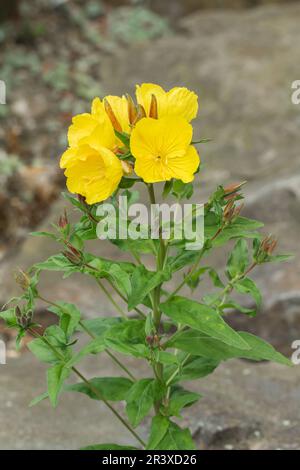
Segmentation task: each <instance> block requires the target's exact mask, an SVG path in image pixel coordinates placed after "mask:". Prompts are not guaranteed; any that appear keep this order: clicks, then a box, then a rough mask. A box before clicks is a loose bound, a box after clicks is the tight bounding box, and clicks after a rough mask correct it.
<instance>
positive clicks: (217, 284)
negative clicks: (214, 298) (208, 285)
mask: <svg viewBox="0 0 300 470" xmlns="http://www.w3.org/2000/svg"><path fill="white" fill-rule="evenodd" d="M208 273H209V277H210V278H211V280H212V282H213V285H214V286H215V287H219V288H220V289H223V288H224V287H225V286H224V284H223V282H222V281H221V279H220V277H219V274H218V273H217V271H216V270H215V269H212V268H211V269H210V270H209V272H208Z"/></svg>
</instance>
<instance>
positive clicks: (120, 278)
mask: <svg viewBox="0 0 300 470" xmlns="http://www.w3.org/2000/svg"><path fill="white" fill-rule="evenodd" d="M108 276H109V277H110V278H111V279H112V281H113V284H114V285H115V286H116V287H117V288H118V289H119V290H120V291H121V293H122V294H123V295H124V296H125V297H129V296H130V294H131V282H130V277H129V274H128V273H127V272H126V271H124V270H123V269H122V268H121V267H120V266H119V265H118V264H117V263H115V264H113V265H112V266H111V267H110V268H109V270H108Z"/></svg>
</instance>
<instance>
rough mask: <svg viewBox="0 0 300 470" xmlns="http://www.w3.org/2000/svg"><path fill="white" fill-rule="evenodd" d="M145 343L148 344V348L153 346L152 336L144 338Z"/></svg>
mask: <svg viewBox="0 0 300 470" xmlns="http://www.w3.org/2000/svg"><path fill="white" fill-rule="evenodd" d="M146 341H147V343H148V344H149V345H150V346H152V344H153V336H146Z"/></svg>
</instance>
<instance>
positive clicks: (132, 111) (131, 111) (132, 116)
mask: <svg viewBox="0 0 300 470" xmlns="http://www.w3.org/2000/svg"><path fill="white" fill-rule="evenodd" d="M126 98H127V103H128V118H129V122H130V124H131V125H133V124H135V123H136V119H137V115H138V111H137V107H136V105H135V103H134V101H133V99H132V98H131V96H130V95H128V94H126Z"/></svg>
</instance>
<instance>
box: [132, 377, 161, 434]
mask: <svg viewBox="0 0 300 470" xmlns="http://www.w3.org/2000/svg"><path fill="white" fill-rule="evenodd" d="M161 392H162V391H161V389H160V386H159V384H158V383H157V381H156V380H154V379H142V380H139V381H138V382H136V383H135V384H134V385H133V386H132V387H131V389H130V391H129V393H128V395H127V398H126V402H127V405H126V412H127V415H128V418H129V421H130V423H131V424H132V426H133V427H136V426H138V425H139V424H140V422H141V421H142V420H143V419H144V418H145V417H146V416H147V415H148V413H149V411H150V409H151V407H152V406H153V404H154V403H155V401H156V400H158V399H159V398H160V396H161Z"/></svg>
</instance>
